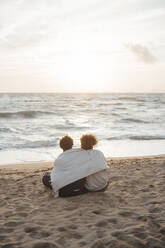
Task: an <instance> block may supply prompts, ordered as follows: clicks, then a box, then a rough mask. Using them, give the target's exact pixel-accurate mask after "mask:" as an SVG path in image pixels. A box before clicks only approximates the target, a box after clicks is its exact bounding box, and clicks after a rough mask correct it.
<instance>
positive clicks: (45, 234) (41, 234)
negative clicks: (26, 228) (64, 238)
mask: <svg viewBox="0 0 165 248" xmlns="http://www.w3.org/2000/svg"><path fill="white" fill-rule="evenodd" d="M29 236H30V237H31V238H35V239H40V238H47V237H49V236H50V233H49V232H44V231H42V232H31V233H30V234H29Z"/></svg>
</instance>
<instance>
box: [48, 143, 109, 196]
mask: <svg viewBox="0 0 165 248" xmlns="http://www.w3.org/2000/svg"><path fill="white" fill-rule="evenodd" d="M107 168H109V167H108V165H107V162H106V160H105V158H104V155H103V153H102V152H101V151H99V150H83V149H80V148H79V149H70V150H67V151H65V152H63V153H61V154H60V155H59V156H58V158H57V159H56V160H55V163H54V168H53V170H52V172H51V184H52V188H53V191H54V193H55V195H56V193H57V192H58V190H59V189H61V188H62V187H64V186H66V185H68V184H70V183H73V182H75V181H77V180H79V179H81V178H84V177H87V176H89V175H91V174H94V173H96V172H98V171H101V170H104V169H107Z"/></svg>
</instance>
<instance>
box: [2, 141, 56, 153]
mask: <svg viewBox="0 0 165 248" xmlns="http://www.w3.org/2000/svg"><path fill="white" fill-rule="evenodd" d="M57 145H58V139H56V140H36V141H32V142H27V143H24V144H15V145H11V144H6V145H3V146H0V150H10V149H26V148H27V149H28V148H44V147H56V146H57Z"/></svg>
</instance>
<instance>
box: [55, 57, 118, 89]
mask: <svg viewBox="0 0 165 248" xmlns="http://www.w3.org/2000/svg"><path fill="white" fill-rule="evenodd" d="M56 72H57V74H56V75H58V79H59V80H62V81H65V82H68V83H69V85H68V88H72V89H74V91H88V92H89V91H96V92H97V91H101V90H103V89H105V84H106V83H107V82H108V77H107V75H108V74H111V80H112V78H113V72H114V65H113V63H112V61H110V62H109V63H107V61H106V58H105V57H104V56H100V55H98V54H94V53H92V54H90V53H89V54H88V53H77V54H75V53H71V54H68V56H62V57H59V58H58V59H57V63H56Z"/></svg>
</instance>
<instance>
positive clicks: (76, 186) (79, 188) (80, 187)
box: [42, 136, 87, 197]
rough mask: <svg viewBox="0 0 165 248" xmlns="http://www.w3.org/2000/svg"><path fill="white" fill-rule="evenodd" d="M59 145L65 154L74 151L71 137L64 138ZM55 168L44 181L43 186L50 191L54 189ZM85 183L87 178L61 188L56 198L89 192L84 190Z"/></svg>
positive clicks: (46, 175)
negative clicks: (53, 176) (53, 175)
mask: <svg viewBox="0 0 165 248" xmlns="http://www.w3.org/2000/svg"><path fill="white" fill-rule="evenodd" d="M59 145H60V147H61V149H62V150H63V153H67V152H68V151H69V150H72V146H73V139H72V138H71V137H69V136H64V137H62V138H61V139H60V143H59ZM54 168H55V167H54ZM54 168H53V170H52V172H51V173H50V174H49V173H46V174H45V175H44V176H43V179H42V181H43V184H44V185H45V186H46V187H48V188H50V189H53V185H52V183H53V182H52V174H53V171H54ZM85 182H86V178H82V179H80V180H77V181H75V182H73V183H70V184H68V185H66V186H64V187H62V188H60V190H59V191H57V192H56V193H55V196H60V197H69V196H75V195H79V194H83V193H86V192H87V190H86V189H85V188H84V184H85Z"/></svg>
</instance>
